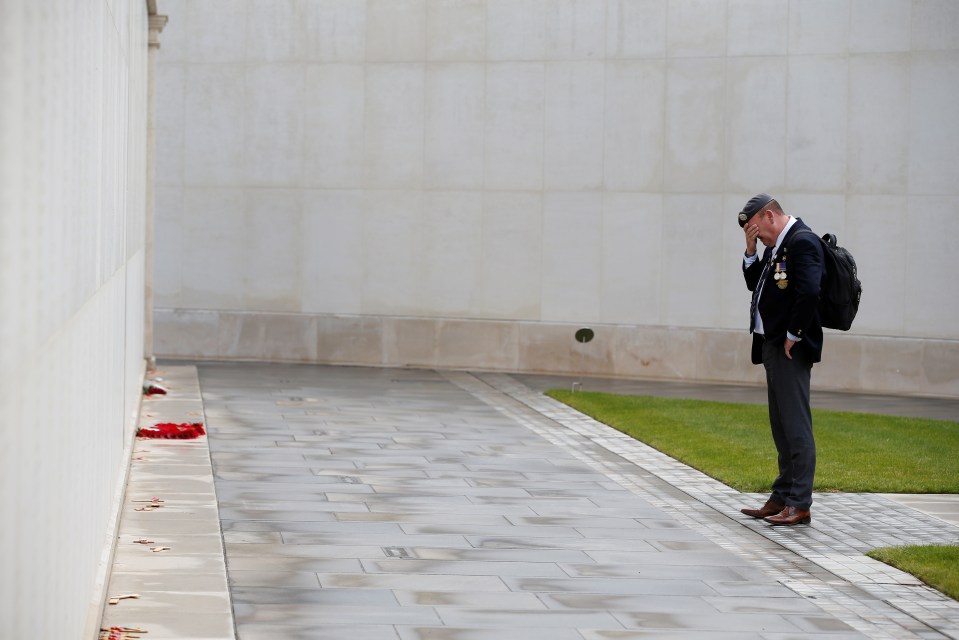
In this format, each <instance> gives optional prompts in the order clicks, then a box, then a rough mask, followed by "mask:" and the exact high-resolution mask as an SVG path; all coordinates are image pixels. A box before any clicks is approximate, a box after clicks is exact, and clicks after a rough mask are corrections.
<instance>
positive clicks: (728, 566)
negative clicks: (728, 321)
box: [200, 364, 862, 640]
mask: <svg viewBox="0 0 959 640" xmlns="http://www.w3.org/2000/svg"><path fill="white" fill-rule="evenodd" d="M200 375H201V380H202V386H203V391H204V394H205V404H206V407H207V415H208V416H209V423H210V434H211V435H210V441H211V446H210V448H211V452H212V453H211V455H212V458H213V463H214V469H215V472H216V485H217V492H218V494H219V495H220V496H221V505H220V507H221V517H223V518H224V520H223V529H224V531H225V540H226V554H227V559H228V565H229V567H230V577H231V584H232V586H233V589H234V592H235V597H236V594H237V590H238V589H242V592H240V593H241V594H242V601H239V600H237V602H236V603H235V614H236V622H237V629H238V635H239V637H240V638H242V639H245V638H246V637H247V634H249V637H254V638H255V637H265V636H266V635H267V634H268V630H269V629H270V625H276V626H275V630H276V634H277V637H294V638H295V637H337V635H336V631H339V632H340V633H341V635H340V636H339V637H347V636H348V635H350V636H352V633H351V632H350V631H349V630H348V629H351V628H352V627H353V626H356V625H362V626H363V629H364V631H363V633H364V634H367V635H369V637H377V638H379V637H383V638H450V639H460V638H487V637H496V638H498V639H502V638H512V637H516V638H520V637H522V638H524V639H528V638H536V637H546V636H547V635H548V636H549V637H550V638H551V639H556V638H563V637H569V638H577V639H579V640H582V639H583V638H586V637H594V638H600V637H610V638H612V637H624V638H626V637H642V634H645V633H648V632H673V631H676V630H684V631H685V632H687V633H688V634H691V635H686V636H685V637H709V635H710V634H712V635H716V634H728V633H729V632H730V631H734V632H735V634H736V635H735V637H738V638H743V637H757V638H758V637H762V635H763V634H764V633H767V632H769V633H780V632H782V633H787V634H793V635H799V634H802V635H803V636H806V637H810V636H811V637H813V638H815V637H829V638H833V637H837V635H841V634H845V635H846V636H847V637H862V635H861V634H858V633H857V632H856V631H855V630H854V629H853V628H852V627H850V626H849V625H847V624H846V623H844V622H842V621H841V620H838V619H837V618H835V617H834V616H833V615H831V614H829V613H827V612H825V611H823V610H822V609H821V608H820V607H818V606H816V604H815V602H814V601H812V600H810V599H808V598H804V597H802V596H801V595H799V594H797V593H795V592H794V591H793V590H791V589H789V588H787V587H785V586H783V585H782V584H781V583H780V582H778V581H777V580H776V579H774V578H772V577H770V576H767V575H765V574H762V573H757V572H755V571H754V570H753V569H752V567H751V565H750V564H749V563H748V562H747V561H746V560H744V559H742V558H740V557H737V556H736V555H735V554H733V553H731V552H730V551H728V550H726V549H724V548H722V547H721V546H720V545H718V544H716V543H715V542H713V541H711V540H710V539H709V537H707V536H704V535H703V534H702V533H701V532H697V531H694V530H692V529H690V528H689V527H687V526H685V525H684V524H683V523H681V522H678V521H677V520H676V519H675V517H674V516H673V515H671V514H670V513H668V512H667V511H665V510H663V509H662V508H661V507H660V506H658V505H656V504H653V503H651V502H649V501H648V500H647V499H646V497H645V496H644V495H643V494H642V492H638V491H635V490H634V489H633V487H632V486H629V485H624V484H623V483H622V482H620V481H619V479H618V478H616V477H615V476H611V475H610V474H609V472H608V470H607V469H605V468H597V467H596V466H595V465H593V464H590V463H589V462H587V461H584V460H583V459H582V456H581V455H578V453H577V452H576V451H575V450H573V449H571V448H570V447H568V446H566V445H565V444H562V443H560V444H558V443H557V442H555V441H551V440H550V439H549V438H544V437H543V436H542V434H541V433H537V431H536V430H535V429H530V425H529V424H526V422H525V418H524V419H518V417H517V415H514V414H512V413H510V412H508V411H506V412H504V411H503V407H502V406H500V404H502V401H506V402H507V403H509V402H515V400H511V399H509V398H508V397H507V396H506V395H504V394H503V393H501V392H497V391H495V390H493V389H492V388H491V387H490V386H489V385H488V384H486V383H485V382H483V381H482V380H480V378H478V377H476V376H472V375H470V374H461V376H462V377H461V376H460V374H444V373H437V372H430V371H412V370H376V369H361V368H325V367H298V366H286V365H276V366H265V367H264V366H256V367H252V368H251V367H250V366H248V365H220V364H204V365H200ZM264 381H267V382H266V384H264ZM473 385H478V386H477V387H476V388H473ZM491 393H492V394H493V395H490V394H491ZM494 396H495V397H494ZM244 398H245V399H244ZM294 398H301V399H302V398H313V399H319V398H324V399H325V401H324V402H312V403H309V404H312V405H313V406H312V408H311V409H309V411H310V415H308V416H306V415H301V414H295V413H293V412H291V411H290V409H291V408H292V407H291V405H290V404H287V403H291V402H302V400H294ZM491 399H493V400H495V401H494V402H490V400H491ZM270 401H272V402H273V404H274V406H270ZM277 403H284V404H277ZM531 413H532V412H531ZM344 417H348V418H349V420H346V421H344V420H343V418H344ZM221 418H222V420H224V428H223V429H222V430H221V429H220V427H219V422H218V421H219V420H220V419H221ZM260 424H262V425H263V428H262V429H261V428H259V427H258V426H257V425H260ZM551 424H552V423H551ZM554 426H555V425H554ZM290 443H295V444H297V445H303V446H297V447H289V446H288V445H289V444H290ZM593 448H594V449H596V447H595V446H593ZM597 450H598V449H597ZM261 453H263V454H264V456H263V457H262V458H260V457H259V456H260V454H261ZM318 454H319V455H318ZM605 455H607V456H609V455H610V454H609V452H605ZM611 457H613V458H615V459H617V460H621V458H620V457H619V456H615V455H613V456H611ZM327 463H330V464H329V465H328V464H327ZM317 479H320V480H322V482H317ZM345 488H348V489H349V490H345ZM291 494H292V495H295V496H296V498H295V499H291V498H290V496H291ZM250 500H255V502H252V503H251V502H250ZM301 500H306V501H310V502H311V505H317V504H321V505H325V506H324V508H322V509H313V508H310V509H297V508H295V504H293V505H291V504H290V503H295V502H298V501H301ZM279 504H283V505H284V507H283V508H276V506H277V505H279ZM346 506H349V507H351V508H350V509H349V510H346V511H338V509H339V508H340V507H346ZM271 507H273V508H271ZM291 507H293V508H291ZM325 516H332V519H330V518H329V517H325ZM240 532H248V533H256V532H260V533H273V534H279V540H280V542H279V543H277V542H276V539H275V538H266V539H258V538H255V537H254V538H235V537H232V535H233V534H237V533H240ZM247 545H254V546H255V548H253V549H247V550H244V547H245V546H247ZM288 547H302V549H301V550H299V551H291V550H290V549H288ZM337 548H341V549H348V550H350V551H352V552H354V553H353V555H355V556H356V557H355V560H358V563H359V566H358V567H355V566H347V567H343V568H341V569H338V570H336V571H332V572H331V571H329V570H325V569H323V568H322V565H321V564H320V563H322V562H327V561H341V560H350V559H351V558H350V557H349V556H350V554H349V553H338V552H336V551H333V552H332V554H331V556H326V557H324V555H323V554H324V553H327V552H329V550H331V549H337ZM377 550H378V553H377ZM603 553H610V554H612V553H630V554H633V555H632V556H631V557H630V561H631V562H630V563H629V564H628V565H627V564H624V563H622V562H621V561H620V560H612V561H611V560H610V559H608V558H604V557H602V554H603ZM597 556H599V557H597ZM337 559H339V560H337ZM240 567H242V568H240ZM314 581H316V584H315V583H314ZM262 589H269V591H262ZM311 592H314V593H313V594H311ZM332 593H335V594H337V602H336V603H335V604H332V603H330V604H322V603H323V601H324V598H325V597H327V595H328V594H332ZM370 593H375V594H379V595H377V596H376V598H377V600H376V601H375V602H374V603H371V601H370V599H369V595H368V594H370ZM383 594H392V598H393V600H392V601H390V600H389V599H388V598H385V597H384V595H383ZM757 597H762V598H764V599H765V600H763V604H762V605H761V606H754V607H753V608H750V607H748V606H747V603H748V602H749V601H750V599H756V598H757ZM651 599H652V600H655V601H658V602H659V603H660V604H661V605H662V606H661V607H660V608H659V609H655V608H653V609H650V608H649V607H650V606H651V605H650V602H651ZM772 601H775V603H774V602H772ZM667 602H669V603H671V604H670V605H669V607H667V606H666V603H667ZM776 603H779V604H778V605H777V604H776ZM790 603H792V605H793V606H791V604H790ZM616 634H623V635H619V636H617V635H616ZM719 637H721V636H719Z"/></svg>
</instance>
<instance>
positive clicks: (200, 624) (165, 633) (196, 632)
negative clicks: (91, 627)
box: [100, 607, 236, 640]
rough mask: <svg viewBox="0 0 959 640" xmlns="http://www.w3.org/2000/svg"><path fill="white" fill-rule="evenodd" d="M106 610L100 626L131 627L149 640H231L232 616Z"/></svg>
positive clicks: (181, 611)
mask: <svg viewBox="0 0 959 640" xmlns="http://www.w3.org/2000/svg"><path fill="white" fill-rule="evenodd" d="M114 609H116V608H115V607H113V608H111V609H108V610H107V611H106V612H105V613H104V615H103V621H102V622H101V624H100V626H101V627H104V628H110V627H113V626H118V627H134V628H138V629H143V630H145V631H146V632H147V634H145V635H144V636H143V637H144V638H150V640H233V639H234V638H236V634H235V633H234V627H233V620H232V616H230V615H229V614H224V613H223V612H220V611H213V612H204V611H191V610H182V609H180V610H172V611H170V610H146V609H143V610H141V609H134V608H132V607H131V608H128V609H127V610H119V609H116V610H114Z"/></svg>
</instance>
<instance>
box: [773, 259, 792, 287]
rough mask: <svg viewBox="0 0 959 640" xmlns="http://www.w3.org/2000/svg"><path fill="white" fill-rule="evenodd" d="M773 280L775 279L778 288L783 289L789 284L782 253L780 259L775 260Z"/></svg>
mask: <svg viewBox="0 0 959 640" xmlns="http://www.w3.org/2000/svg"><path fill="white" fill-rule="evenodd" d="M773 280H775V281H776V286H777V287H779V288H780V289H785V288H786V287H788V286H789V280H788V278H787V276H786V255H785V254H783V258H782V260H777V261H776V269H775V271H774V272H773Z"/></svg>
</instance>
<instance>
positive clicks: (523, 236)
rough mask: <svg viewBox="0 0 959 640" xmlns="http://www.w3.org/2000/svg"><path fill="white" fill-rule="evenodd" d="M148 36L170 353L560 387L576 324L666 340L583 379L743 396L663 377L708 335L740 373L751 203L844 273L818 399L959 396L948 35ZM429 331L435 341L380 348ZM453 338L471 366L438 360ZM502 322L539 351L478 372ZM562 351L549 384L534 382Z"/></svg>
mask: <svg viewBox="0 0 959 640" xmlns="http://www.w3.org/2000/svg"><path fill="white" fill-rule="evenodd" d="M164 7H165V8H164V11H165V12H166V13H168V14H169V15H170V16H171V21H170V24H169V26H168V27H167V30H166V31H165V32H164V46H163V48H162V50H161V52H160V64H161V67H160V74H159V81H160V84H159V90H158V93H159V96H158V100H159V104H160V107H159V118H160V119H159V123H158V131H159V134H158V138H159V139H158V145H159V164H158V185H159V189H158V209H157V213H158V226H157V236H158V240H157V261H156V266H157V281H156V294H157V298H156V305H157V315H156V319H157V332H158V333H157V341H158V342H157V345H158V353H166V354H168V355H183V356H190V357H226V358H233V357H235V358H241V357H243V358H245V357H254V358H256V357H277V354H278V353H282V354H283V356H284V358H285V359H294V360H306V361H310V360H319V361H338V362H363V363H372V364H398V365H402V364H423V363H424V362H425V361H428V362H430V363H434V364H436V365H437V366H466V365H467V364H469V365H470V366H475V363H480V364H482V363H484V362H485V363H487V365H488V366H490V367H492V368H500V367H501V366H503V367H506V368H518V369H535V370H543V368H542V367H545V370H564V365H563V364H562V363H563V361H565V360H568V358H567V355H568V353H569V349H570V343H569V339H568V337H569V336H571V335H572V331H569V329H570V327H573V328H575V326H579V325H582V324H589V325H592V326H594V327H602V328H603V330H601V331H598V332H597V336H598V337H597V340H600V339H602V338H603V336H611V335H612V334H613V333H616V335H619V336H626V337H628V336H629V335H630V332H632V334H634V335H633V336H632V338H630V340H631V341H632V342H639V343H644V344H645V343H646V342H648V332H649V331H667V332H669V331H673V332H674V333H672V334H668V335H670V336H672V337H670V338H669V339H666V340H664V341H663V346H662V348H661V349H658V350H653V351H645V347H644V352H643V353H641V354H637V356H636V358H634V359H633V361H632V363H631V364H630V365H629V366H619V365H615V363H613V361H612V360H610V359H608V358H607V359H602V358H601V360H600V362H599V363H598V364H597V370H598V371H603V372H607V373H614V372H615V373H619V374H622V375H647V374H648V375H657V376H658V375H669V376H671V377H684V378H699V379H723V380H728V379H737V380H742V381H755V380H758V375H759V374H758V373H757V372H755V371H754V370H752V369H751V368H750V367H749V366H748V365H747V366H745V367H744V366H742V364H741V363H740V362H739V359H738V358H732V357H731V358H727V359H722V360H721V361H720V362H714V361H712V360H710V362H708V363H699V364H695V365H694V364H690V365H689V366H688V367H684V366H679V365H678V364H676V363H680V362H685V361H687V360H688V359H689V357H690V355H691V354H688V353H682V352H678V351H677V349H686V348H688V345H689V344H690V343H689V341H690V340H692V341H693V342H694V343H696V344H698V343H699V341H701V340H703V339H706V338H704V336H705V333H704V332H712V331H716V330H718V331H721V332H724V333H723V334H722V335H724V336H726V338H725V339H726V343H727V344H734V345H736V349H739V348H740V346H741V345H742V344H743V343H744V340H743V336H742V334H743V332H744V331H745V328H744V327H745V324H746V316H747V309H748V304H749V293H748V292H747V291H746V289H745V286H744V285H743V282H742V276H741V273H740V266H739V264H740V263H739V256H740V255H741V252H742V248H743V241H742V234H741V231H740V229H739V227H738V225H737V224H736V222H735V213H736V212H737V211H738V210H739V209H740V208H741V205H742V204H743V202H745V200H746V199H748V198H749V197H750V196H751V195H753V194H754V193H756V192H758V191H768V192H771V193H773V194H775V195H776V196H777V197H778V198H779V199H780V201H781V202H782V203H783V205H784V206H785V208H786V209H787V210H788V211H789V212H791V213H794V214H797V215H799V216H801V217H803V219H804V220H805V221H806V222H808V223H809V224H811V225H812V226H813V228H814V229H816V230H818V231H819V232H820V233H825V232H827V231H829V232H833V233H836V234H838V236H839V238H840V240H841V243H842V244H844V245H846V246H849V247H850V248H852V249H853V250H854V254H855V255H856V257H857V259H858V261H859V264H860V268H861V271H862V278H863V280H864V283H865V298H864V300H863V305H862V309H861V311H860V316H859V318H858V320H857V323H856V326H855V328H854V330H853V331H852V332H851V334H849V335H843V336H836V337H835V338H833V337H832V336H830V342H832V343H833V344H835V345H838V348H840V349H842V353H843V354H844V356H843V359H842V360H841V361H839V360H835V361H834V364H833V365H832V366H835V367H841V368H838V369H834V370H833V371H832V373H831V374H830V373H827V374H826V375H827V378H829V377H830V376H831V378H832V379H836V380H837V383H838V386H841V387H843V388H863V389H868V388H875V389H876V390H882V391H887V390H890V389H888V388H887V387H888V386H889V385H892V386H893V387H894V388H895V385H896V384H897V383H898V380H899V378H900V377H903V375H904V374H902V373H901V372H903V371H917V372H919V374H920V375H919V376H918V377H915V378H914V379H915V380H919V382H917V383H916V384H910V385H908V390H909V391H911V392H917V393H923V392H927V393H956V394H959V328H957V327H959V324H957V323H956V322H955V321H954V318H955V317H956V316H957V314H959V295H957V293H959V286H957V285H956V281H955V278H954V276H953V275H952V271H954V269H953V267H952V262H953V260H952V257H951V253H952V252H951V248H950V246H951V241H952V240H953V239H955V238H957V237H959V233H957V232H959V125H957V123H956V118H955V112H956V110H955V105H956V104H959V81H957V80H959V3H956V2H953V1H951V0H803V1H801V2H800V1H796V0H792V1H790V0H205V1H204V2H190V1H189V0H168V1H167V2H164ZM417 319H419V320H428V321H429V322H430V323H432V326H433V330H430V331H426V333H425V334H424V335H423V336H421V337H420V338H418V339H419V340H420V342H418V343H417V344H415V345H409V344H404V345H399V344H394V343H393V342H392V340H393V339H394V337H393V336H395V332H392V333H391V330H390V329H389V328H387V327H388V326H398V325H396V323H402V322H405V321H406V320H410V321H412V320H417ZM445 321H456V322H461V321H466V322H468V326H470V327H471V330H470V331H469V332H468V333H469V334H470V335H471V336H473V337H475V338H476V341H475V343H473V344H474V346H475V349H471V348H470V344H471V343H470V338H469V337H467V338H464V340H465V341H466V343H465V344H459V345H458V346H457V349H455V350H454V351H457V352H459V353H462V354H463V355H462V356H453V355H451V354H450V352H449V351H446V350H444V349H442V348H441V347H440V346H439V342H438V340H439V338H438V337H437V333H436V330H437V327H439V324H438V323H442V322H445ZM503 322H505V323H507V324H508V325H509V327H510V331H512V332H513V333H515V334H516V335H517V336H526V337H524V338H518V339H520V343H519V344H517V345H516V347H515V348H511V347H509V346H506V345H508V344H510V343H503V344H504V346H503V347H502V349H501V350H499V351H498V352H497V353H495V354H494V355H493V356H491V355H490V353H489V350H488V347H489V345H490V344H500V343H499V342H497V341H498V340H499V338H497V337H496V336H499V335H501V332H502V326H501V324H500V323H503ZM311 323H312V324H311ZM331 326H332V327H335V328H333V329H330V328H331ZM554 326H560V327H562V335H563V336H565V337H564V338H563V339H562V340H560V341H558V342H555V343H554V342H549V341H547V344H548V346H546V347H544V348H545V350H546V351H548V352H556V355H555V357H554V358H553V359H552V360H553V363H552V364H550V363H546V362H541V361H536V362H534V361H532V360H530V359H528V358H526V357H524V356H523V353H524V352H528V351H529V349H530V348H532V346H535V345H536V344H539V343H540V341H543V340H546V338H545V336H547V335H552V334H553V328H552V327H554ZM294 327H296V328H295V333H293V334H291V331H294ZM324 327H326V328H327V329H329V330H331V331H332V333H327V334H324V333H323V328H324ZM370 332H373V334H375V335H376V341H375V342H373V343H371V342H370V340H371V335H372V334H371V333H370ZM334 334H335V337H334ZM254 335H255V336H258V337H257V338H255V339H251V336H254ZM428 336H432V338H431V339H430V340H427V341H426V342H423V341H422V340H426V338H427V337H428ZM333 340H336V344H331V341H333ZM530 340H531V341H532V342H530ZM617 340H618V339H617ZM902 340H906V342H902ZM929 340H934V341H935V344H936V345H937V346H936V352H937V353H939V354H942V353H945V354H947V356H946V358H947V359H946V362H945V363H937V364H934V365H933V364H930V363H929V362H926V361H925V358H926V356H924V355H923V353H924V352H925V351H926V350H927V346H928V344H931V343H929V342H928V341H929ZM889 341H893V342H894V344H895V345H898V346H899V347H901V350H902V351H904V352H905V356H904V359H903V360H897V361H884V360H883V359H882V357H881V355H880V354H881V353H882V352H884V351H886V350H888V348H889ZM615 343H617V341H616V340H612V339H610V340H608V341H607V342H606V343H605V345H604V346H602V347H601V348H599V350H598V352H599V353H603V352H605V351H606V350H609V349H613V344H615ZM254 345H259V346H254ZM943 345H944V346H943ZM829 348H830V347H829V346H827V353H828V349H829ZM411 349H412V350H420V349H423V350H426V351H428V354H429V355H428V357H427V356H424V357H422V358H413V359H407V358H404V357H401V356H397V355H396V354H397V353H399V352H402V351H404V350H406V351H409V350H411ZM334 350H335V351H337V353H338V354H339V355H338V356H337V357H336V358H332V357H331V356H330V355H329V354H330V353H331V352H332V351H334ZM850 353H856V354H858V355H857V357H856V359H855V361H850V360H848V354H850ZM394 356H395V357H394ZM644 360H645V361H647V362H652V361H654V360H666V361H670V362H672V363H674V364H671V365H670V366H669V367H667V368H666V369H667V371H665V372H664V371H660V370H658V369H656V368H650V366H649V365H644V364H643V361H644ZM876 361H879V362H883V363H884V364H883V366H882V370H883V375H885V374H887V373H888V374H890V375H891V376H892V377H891V378H888V380H887V382H885V383H883V385H882V386H880V387H872V386H870V385H871V383H870V382H868V381H867V379H864V378H863V376H864V374H868V373H869V372H871V371H874V370H875V362H876ZM503 362H508V363H509V364H508V365H501V363H503ZM707 365H708V366H707ZM929 367H933V368H935V370H936V372H937V373H936V374H935V376H933V377H934V378H935V379H936V380H937V382H936V383H935V384H933V385H927V384H926V383H925V382H924V381H923V380H924V378H923V376H925V375H926V373H925V372H926V370H927V368H929ZM566 369H567V370H568V366H567V367H566ZM866 378H868V376H866ZM831 386H837V384H831ZM893 390H894V389H893Z"/></svg>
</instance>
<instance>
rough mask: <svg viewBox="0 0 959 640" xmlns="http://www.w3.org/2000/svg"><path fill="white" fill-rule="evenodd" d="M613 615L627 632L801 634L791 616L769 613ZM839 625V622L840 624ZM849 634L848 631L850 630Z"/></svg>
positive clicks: (618, 612) (642, 613)
mask: <svg viewBox="0 0 959 640" xmlns="http://www.w3.org/2000/svg"><path fill="white" fill-rule="evenodd" d="M613 615H614V616H615V617H616V619H617V620H618V621H619V622H621V623H622V625H623V626H624V627H626V628H628V629H674V630H680V629H681V630H686V631H714V630H716V629H722V630H723V631H740V632H743V633H752V632H756V631H757V630H760V631H767V630H768V631H771V630H779V631H794V630H796V631H798V630H799V629H798V627H796V626H794V625H793V624H792V623H791V618H790V616H780V615H775V614H768V613H754V614H745V613H743V614H731V613H715V612H710V611H702V612H700V613H699V614H695V615H686V614H679V613H664V612H658V611H632V612H620V611H617V612H614V613H613ZM837 622H838V621H837ZM847 630H848V627H847Z"/></svg>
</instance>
